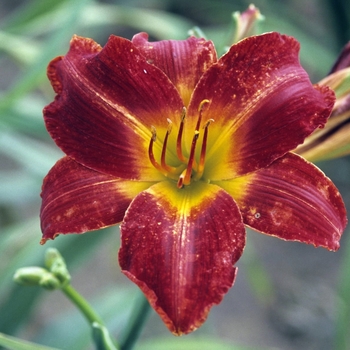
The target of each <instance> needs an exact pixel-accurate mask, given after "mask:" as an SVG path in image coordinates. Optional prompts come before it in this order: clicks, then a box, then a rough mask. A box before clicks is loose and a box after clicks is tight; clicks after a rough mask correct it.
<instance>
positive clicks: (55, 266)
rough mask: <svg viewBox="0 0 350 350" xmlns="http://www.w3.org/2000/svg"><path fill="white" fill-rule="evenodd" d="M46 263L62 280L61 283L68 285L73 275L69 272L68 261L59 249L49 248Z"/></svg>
mask: <svg viewBox="0 0 350 350" xmlns="http://www.w3.org/2000/svg"><path fill="white" fill-rule="evenodd" d="M45 265H46V266H47V268H48V269H49V270H50V272H51V273H52V274H53V275H54V276H55V277H56V278H57V279H58V280H59V281H60V283H61V285H66V284H68V283H69V282H70V279H71V276H70V274H69V272H68V269H67V266H66V263H65V261H64V259H63V257H62V255H61V254H60V253H59V251H58V250H57V249H55V248H49V249H48V250H47V251H46V255H45Z"/></svg>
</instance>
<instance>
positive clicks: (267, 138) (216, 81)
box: [188, 33, 335, 180]
mask: <svg viewBox="0 0 350 350" xmlns="http://www.w3.org/2000/svg"><path fill="white" fill-rule="evenodd" d="M298 53H299V44H298V42H297V41H296V40H295V39H293V38H291V37H287V36H285V35H280V34H278V33H268V34H264V35H260V36H255V37H249V38H247V39H245V40H242V41H240V42H239V43H238V44H236V45H233V46H232V47H231V49H230V51H229V52H228V53H227V54H226V55H224V56H223V57H222V58H220V60H219V61H218V62H217V63H216V64H214V65H213V66H211V67H210V68H209V69H208V71H207V72H206V73H205V74H204V76H203V78H202V79H201V80H200V82H199V83H198V85H197V87H196V89H195V91H194V94H193V98H192V100H191V103H190V106H189V109H188V124H189V123H192V127H191V129H194V125H195V123H196V119H197V117H196V116H197V115H198V106H199V105H200V102H201V101H203V100H204V99H208V100H209V101H210V103H208V104H207V105H205V106H204V110H203V112H202V117H203V119H204V120H209V119H214V121H215V122H214V123H212V124H211V125H210V137H209V140H208V146H207V149H208V151H207V158H206V159H207V160H206V170H205V177H206V178H208V179H210V180H224V179H230V178H233V177H235V176H237V175H244V174H246V173H248V172H251V171H254V170H256V169H259V168H262V167H266V166H267V165H269V164H270V163H271V162H272V161H274V160H275V159H277V158H279V157H280V156H282V155H283V154H285V153H286V152H287V151H290V150H293V149H294V148H295V147H296V146H297V145H298V144H300V143H302V142H303V141H304V139H305V137H306V136H308V135H309V134H310V133H312V132H313V131H314V130H315V129H316V128H317V127H319V126H323V125H324V124H325V123H326V121H327V118H328V116H329V114H330V113H331V110H332V107H333V103H334V99H335V98H334V94H333V92H332V91H330V90H329V89H328V88H325V87H322V88H320V87H314V86H312V84H311V82H310V80H309V78H308V75H307V73H306V72H305V71H304V70H303V68H302V67H301V66H300V64H299V58H298Z"/></svg>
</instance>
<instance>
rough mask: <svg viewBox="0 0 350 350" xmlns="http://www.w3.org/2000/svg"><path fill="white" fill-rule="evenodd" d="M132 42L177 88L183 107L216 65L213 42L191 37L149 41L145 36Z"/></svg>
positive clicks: (142, 35)
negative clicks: (202, 79) (199, 81)
mask: <svg viewBox="0 0 350 350" xmlns="http://www.w3.org/2000/svg"><path fill="white" fill-rule="evenodd" d="M132 43H133V44H134V45H135V46H136V47H137V48H138V49H139V50H140V52H141V53H142V54H143V55H144V56H145V57H146V58H147V61H148V62H149V63H152V64H154V65H155V66H157V67H158V68H160V69H161V70H162V71H163V72H164V73H165V74H166V75H167V76H168V77H169V79H170V80H171V81H172V82H173V84H174V85H175V86H176V87H177V89H178V91H179V93H180V96H181V97H182V100H183V101H184V104H185V106H187V105H188V102H189V100H190V97H191V95H192V92H193V90H194V88H195V86H196V85H197V83H198V80H199V79H200V78H201V76H202V75H203V73H204V72H205V71H206V70H207V69H208V68H209V67H210V66H211V65H212V64H213V63H215V62H216V59H217V57H216V51H215V47H214V45H213V43H212V42H211V41H207V40H205V39H198V38H195V37H190V38H188V39H187V40H162V41H156V42H151V43H150V42H148V35H147V34H146V33H139V34H137V35H135V36H134V37H133V39H132Z"/></svg>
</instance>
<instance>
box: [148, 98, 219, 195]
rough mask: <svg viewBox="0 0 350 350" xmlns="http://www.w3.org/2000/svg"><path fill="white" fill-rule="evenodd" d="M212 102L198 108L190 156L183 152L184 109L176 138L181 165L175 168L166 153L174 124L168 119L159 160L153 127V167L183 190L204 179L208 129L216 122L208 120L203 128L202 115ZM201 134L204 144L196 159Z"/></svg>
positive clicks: (151, 155)
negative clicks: (169, 162) (193, 182)
mask: <svg viewBox="0 0 350 350" xmlns="http://www.w3.org/2000/svg"><path fill="white" fill-rule="evenodd" d="M209 102H210V101H209V100H207V99H205V100H203V101H202V102H201V103H200V104H199V107H198V119H197V123H196V127H195V130H194V134H193V137H192V143H191V147H190V152H189V154H188V155H187V154H184V152H183V144H182V143H183V140H182V139H183V132H184V127H185V119H186V108H185V107H184V108H183V111H182V116H181V122H180V126H179V130H178V132H177V138H176V155H177V158H178V160H179V162H180V165H178V166H176V167H174V166H171V165H169V164H167V163H166V153H167V149H168V139H169V135H170V133H171V132H172V129H173V123H172V121H171V120H170V119H167V122H168V126H167V130H166V133H165V136H164V139H163V144H162V152H161V156H160V159H159V160H156V158H155V156H154V152H153V146H154V144H155V142H157V131H156V129H155V127H153V126H152V127H151V133H152V135H151V139H150V143H149V147H148V156H149V160H150V162H151V163H152V165H153V166H154V167H155V168H156V169H157V170H158V171H160V172H161V173H162V174H163V175H165V176H166V177H168V178H171V179H173V180H175V181H177V187H178V188H183V187H184V186H188V185H189V184H190V183H191V181H198V180H200V179H201V178H202V176H203V172H204V168H205V155H206V150H207V140H208V129H209V125H210V123H212V122H213V121H214V120H213V119H209V120H207V121H206V122H205V123H204V124H203V126H202V118H203V117H202V115H203V110H204V108H205V106H206V105H207V104H208V103H209ZM200 133H203V138H202V143H201V145H200V153H199V156H197V158H196V153H198V152H196V150H197V143H198V142H197V141H198V139H199V136H200Z"/></svg>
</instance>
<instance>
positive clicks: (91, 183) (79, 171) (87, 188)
mask: <svg viewBox="0 0 350 350" xmlns="http://www.w3.org/2000/svg"><path fill="white" fill-rule="evenodd" d="M151 184H152V183H144V182H135V181H134V182H133V181H120V180H119V179H116V178H115V177H112V176H110V175H105V174H102V173H98V172H96V171H93V170H90V169H88V168H85V167H84V166H82V165H80V164H79V163H77V162H75V161H74V160H72V159H70V158H68V157H64V158H62V159H61V160H59V161H58V162H57V163H56V164H55V166H54V167H53V168H52V169H51V170H50V172H49V173H48V175H47V176H46V177H45V179H44V183H43V187H42V193H41V196H42V206H41V212H40V219H41V229H42V232H43V240H42V242H43V243H44V242H45V241H46V240H47V239H54V238H55V237H56V236H57V235H58V234H60V233H63V234H66V233H83V232H86V231H91V230H97V229H100V228H104V227H107V226H110V225H115V224H117V223H118V222H121V221H122V219H123V217H124V213H125V211H126V209H127V207H128V206H129V204H130V202H131V200H132V199H133V198H134V197H135V196H136V195H137V194H138V193H140V192H141V191H143V190H144V189H145V188H147V187H149V186H150V185H151Z"/></svg>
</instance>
